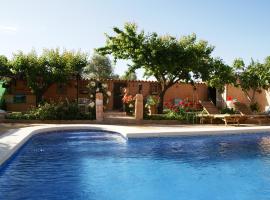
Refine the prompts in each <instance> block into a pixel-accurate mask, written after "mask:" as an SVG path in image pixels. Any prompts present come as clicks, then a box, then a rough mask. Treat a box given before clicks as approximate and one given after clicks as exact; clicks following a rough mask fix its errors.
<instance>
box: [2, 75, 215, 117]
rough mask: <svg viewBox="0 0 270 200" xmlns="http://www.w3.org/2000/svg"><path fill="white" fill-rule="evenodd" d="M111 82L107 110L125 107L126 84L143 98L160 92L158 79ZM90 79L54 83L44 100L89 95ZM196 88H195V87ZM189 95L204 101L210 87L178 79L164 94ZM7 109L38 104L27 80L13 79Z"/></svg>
mask: <svg viewBox="0 0 270 200" xmlns="http://www.w3.org/2000/svg"><path fill="white" fill-rule="evenodd" d="M102 82H104V83H107V84H108V90H109V91H111V93H112V95H111V96H110V99H109V104H108V106H107V108H106V109H107V110H119V109H121V108H122V96H123V92H122V91H123V88H127V89H128V91H129V93H130V94H131V95H133V96H135V95H136V94H138V93H141V94H142V95H143V97H144V98H147V96H148V95H157V94H158V93H159V92H160V88H159V84H158V82H156V81H144V80H136V81H133V80H132V81H131V80H130V81H127V80H103V81H102ZM89 83H90V80H79V81H77V80H70V81H69V82H68V83H66V84H56V83H55V84H52V85H51V86H50V87H49V88H48V90H47V91H46V92H45V93H44V95H43V99H44V100H45V101H62V100H65V99H68V100H69V101H77V100H79V99H87V98H89V89H88V88H87V85H88V84H89ZM194 88H195V89H194ZM176 98H180V99H189V100H190V101H199V100H201V101H205V100H208V99H209V98H210V97H209V88H208V87H207V85H206V84H204V83H198V84H195V87H193V86H192V85H190V84H185V83H179V84H175V85H174V86H172V87H171V88H169V89H168V90H167V92H166V94H165V102H173V100H174V99H176ZM5 101H6V107H7V111H21V112H24V111H27V110H29V109H30V108H31V107H34V106H36V97H35V95H34V94H33V93H32V92H31V90H30V89H29V88H28V87H27V84H26V81H25V80H12V81H11V82H10V85H9V87H8V88H7V92H6V94H5Z"/></svg>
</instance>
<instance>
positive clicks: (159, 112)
mask: <svg viewBox="0 0 270 200" xmlns="http://www.w3.org/2000/svg"><path fill="white" fill-rule="evenodd" d="M166 91H167V89H165V90H163V91H161V93H160V94H159V103H158V107H157V109H158V114H162V113H163V104H164V96H165V92H166Z"/></svg>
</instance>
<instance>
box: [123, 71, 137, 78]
mask: <svg viewBox="0 0 270 200" xmlns="http://www.w3.org/2000/svg"><path fill="white" fill-rule="evenodd" d="M120 78H121V79H123V80H137V74H136V72H130V71H129V70H128V71H125V73H124V75H122V76H121V77H120Z"/></svg>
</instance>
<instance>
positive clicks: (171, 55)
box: [98, 23, 225, 113]
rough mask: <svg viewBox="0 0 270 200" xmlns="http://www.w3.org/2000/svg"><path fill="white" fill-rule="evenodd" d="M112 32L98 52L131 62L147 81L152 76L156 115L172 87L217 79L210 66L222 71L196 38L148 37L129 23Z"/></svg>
mask: <svg viewBox="0 0 270 200" xmlns="http://www.w3.org/2000/svg"><path fill="white" fill-rule="evenodd" d="M113 31H114V33H115V35H114V36H110V35H106V36H107V41H106V45H105V47H102V48H99V49H98V52H99V53H101V54H104V55H106V54H111V55H113V56H114V58H115V59H126V60H131V61H132V62H133V64H132V65H131V66H130V70H131V71H135V70H136V69H139V68H143V69H144V71H145V76H146V77H149V76H154V77H155V78H156V79H157V81H158V82H159V83H160V88H161V92H160V94H159V97H160V103H159V106H158V110H159V113H161V112H162V110H163V100H164V95H165V92H166V91H167V89H168V88H170V87H171V86H173V85H174V84H175V83H177V82H179V81H185V82H193V81H194V80H195V79H203V80H205V79H209V78H212V77H214V78H215V79H216V76H217V75H218V74H217V73H215V71H217V70H215V69H214V68H215V65H213V64H218V67H219V69H223V67H225V65H224V66H221V65H220V64H219V63H218V61H213V60H214V59H213V58H212V57H211V53H212V52H213V50H214V47H213V46H211V45H209V44H208V42H206V41H203V40H199V41H198V40H197V37H196V35H195V34H191V35H188V36H184V37H181V38H179V39H176V38H175V37H172V36H169V35H165V36H159V35H158V34H157V33H155V32H154V33H148V34H147V33H145V32H144V31H140V32H139V31H138V30H137V26H136V25H135V24H132V23H127V24H125V26H124V28H123V29H120V28H117V27H114V28H113ZM219 62H221V60H219ZM219 69H218V70H219ZM212 83H214V81H213V82H212Z"/></svg>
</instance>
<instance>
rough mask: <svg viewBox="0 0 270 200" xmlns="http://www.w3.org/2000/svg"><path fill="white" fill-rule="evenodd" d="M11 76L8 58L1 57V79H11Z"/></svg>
mask: <svg viewBox="0 0 270 200" xmlns="http://www.w3.org/2000/svg"><path fill="white" fill-rule="evenodd" d="M11 74H12V73H11V71H10V68H9V63H8V59H7V57H6V56H3V55H0V79H2V78H5V77H9V76H10V75H11Z"/></svg>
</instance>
